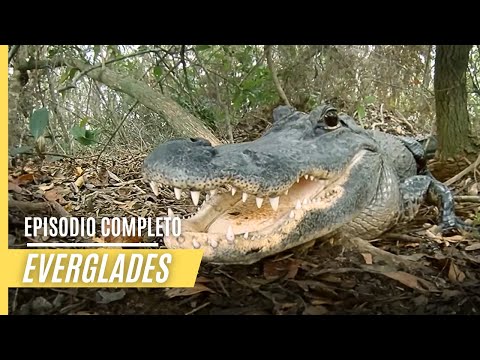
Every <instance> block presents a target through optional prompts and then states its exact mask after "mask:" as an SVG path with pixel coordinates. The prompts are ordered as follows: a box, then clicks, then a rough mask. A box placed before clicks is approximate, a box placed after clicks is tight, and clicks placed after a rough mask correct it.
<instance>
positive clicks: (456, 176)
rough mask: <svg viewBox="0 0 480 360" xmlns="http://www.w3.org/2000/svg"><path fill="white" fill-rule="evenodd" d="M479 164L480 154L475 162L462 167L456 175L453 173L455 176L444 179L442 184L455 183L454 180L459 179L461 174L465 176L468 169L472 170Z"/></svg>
mask: <svg viewBox="0 0 480 360" xmlns="http://www.w3.org/2000/svg"><path fill="white" fill-rule="evenodd" d="M479 164H480V155H478V157H477V160H475V162H474V163H473V164H470V165H468V166H467V167H466V168H465V169H463V170H462V171H460V172H459V173H458V174H457V175H455V176H454V177H452V178H451V179H449V180H447V181H445V182H444V184H445V185H446V186H450V185H452V184H453V183H455V182H456V181H458V180H460V179H461V178H462V177H463V176H465V175H466V174H468V173H469V172H470V171H472V170H473V169H475V168H476V167H477V166H478V165H479Z"/></svg>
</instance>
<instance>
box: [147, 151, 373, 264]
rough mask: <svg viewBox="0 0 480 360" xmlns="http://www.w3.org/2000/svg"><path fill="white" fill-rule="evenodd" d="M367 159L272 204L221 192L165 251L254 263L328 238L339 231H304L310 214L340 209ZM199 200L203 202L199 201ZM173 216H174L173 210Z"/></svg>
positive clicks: (302, 183)
mask: <svg viewBox="0 0 480 360" xmlns="http://www.w3.org/2000/svg"><path fill="white" fill-rule="evenodd" d="M364 154H365V151H361V152H359V153H358V154H357V155H356V156H355V157H354V158H353V159H352V161H351V162H350V164H349V165H348V166H347V168H346V169H344V171H343V172H342V173H340V174H337V175H335V176H333V175H332V176H331V177H330V178H329V179H323V180H317V179H315V178H314V177H313V176H310V175H306V176H304V177H302V178H301V179H299V180H298V181H297V183H294V184H293V185H292V186H291V187H290V189H288V191H287V192H286V194H285V195H283V196H280V197H278V198H276V200H273V201H272V200H271V199H270V205H267V204H264V203H263V199H261V201H259V198H258V197H257V198H256V197H255V196H247V197H246V196H245V195H244V194H241V192H240V191H238V192H237V191H233V192H232V191H231V189H230V190H229V191H228V192H223V193H219V192H217V193H216V194H215V195H212V196H209V197H208V199H207V200H206V201H205V202H204V203H203V204H202V206H201V207H200V208H199V211H198V212H197V213H196V214H194V215H193V216H192V217H191V218H190V219H185V220H183V221H182V233H181V235H180V236H178V237H175V236H172V235H170V236H166V237H165V238H164V243H165V246H166V247H167V248H170V249H203V251H204V255H203V260H204V261H207V262H212V263H231V264H250V263H253V262H255V261H258V260H260V259H261V258H263V257H266V256H268V255H271V254H274V253H278V252H281V251H283V250H287V249H289V248H292V247H295V246H298V245H300V244H302V243H305V242H307V241H309V240H312V239H313V238H318V237H320V236H323V235H325V234H328V233H330V232H331V231H332V230H334V228H333V226H332V225H331V224H318V229H312V230H311V231H299V224H300V223H301V222H302V221H303V219H304V218H305V217H306V216H307V215H308V214H310V213H312V212H324V211H328V209H329V208H330V207H332V205H333V204H335V202H336V201H337V200H338V199H339V198H340V197H341V196H342V195H343V194H344V191H345V190H344V188H343V185H344V184H345V182H346V180H347V179H348V177H349V175H350V171H351V170H352V168H353V166H354V165H355V164H356V163H357V162H359V161H360V160H361V159H362V157H363V155H364ZM154 191H155V189H154ZM176 195H179V194H176ZM178 197H179V196H177V198H178ZM193 201H194V202H195V201H197V202H198V198H196V197H195V196H194V198H193ZM169 215H170V216H172V215H173V214H172V212H171V211H170V210H169ZM292 234H294V235H293V236H292ZM287 238H288V239H287Z"/></svg>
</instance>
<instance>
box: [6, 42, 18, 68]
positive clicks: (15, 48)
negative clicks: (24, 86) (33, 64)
mask: <svg viewBox="0 0 480 360" xmlns="http://www.w3.org/2000/svg"><path fill="white" fill-rule="evenodd" d="M18 49H20V45H13V46H12V47H11V49H10V51H9V52H8V64H10V61H12V59H13V57H14V56H15V54H16V53H17V51H18Z"/></svg>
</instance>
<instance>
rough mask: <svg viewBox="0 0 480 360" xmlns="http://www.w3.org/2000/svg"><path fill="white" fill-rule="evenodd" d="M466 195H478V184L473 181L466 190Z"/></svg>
mask: <svg viewBox="0 0 480 360" xmlns="http://www.w3.org/2000/svg"><path fill="white" fill-rule="evenodd" d="M467 193H468V195H478V184H477V183H474V184H473V185H472V186H470V188H469V189H468V191H467Z"/></svg>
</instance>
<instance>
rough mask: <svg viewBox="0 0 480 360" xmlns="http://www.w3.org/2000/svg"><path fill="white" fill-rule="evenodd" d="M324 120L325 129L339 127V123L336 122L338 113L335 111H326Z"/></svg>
mask: <svg viewBox="0 0 480 360" xmlns="http://www.w3.org/2000/svg"><path fill="white" fill-rule="evenodd" d="M324 121H325V125H326V126H325V129H328V130H333V129H337V128H339V127H340V124H339V122H338V115H337V113H336V112H335V111H329V112H328V113H326V114H325V117H324Z"/></svg>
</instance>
